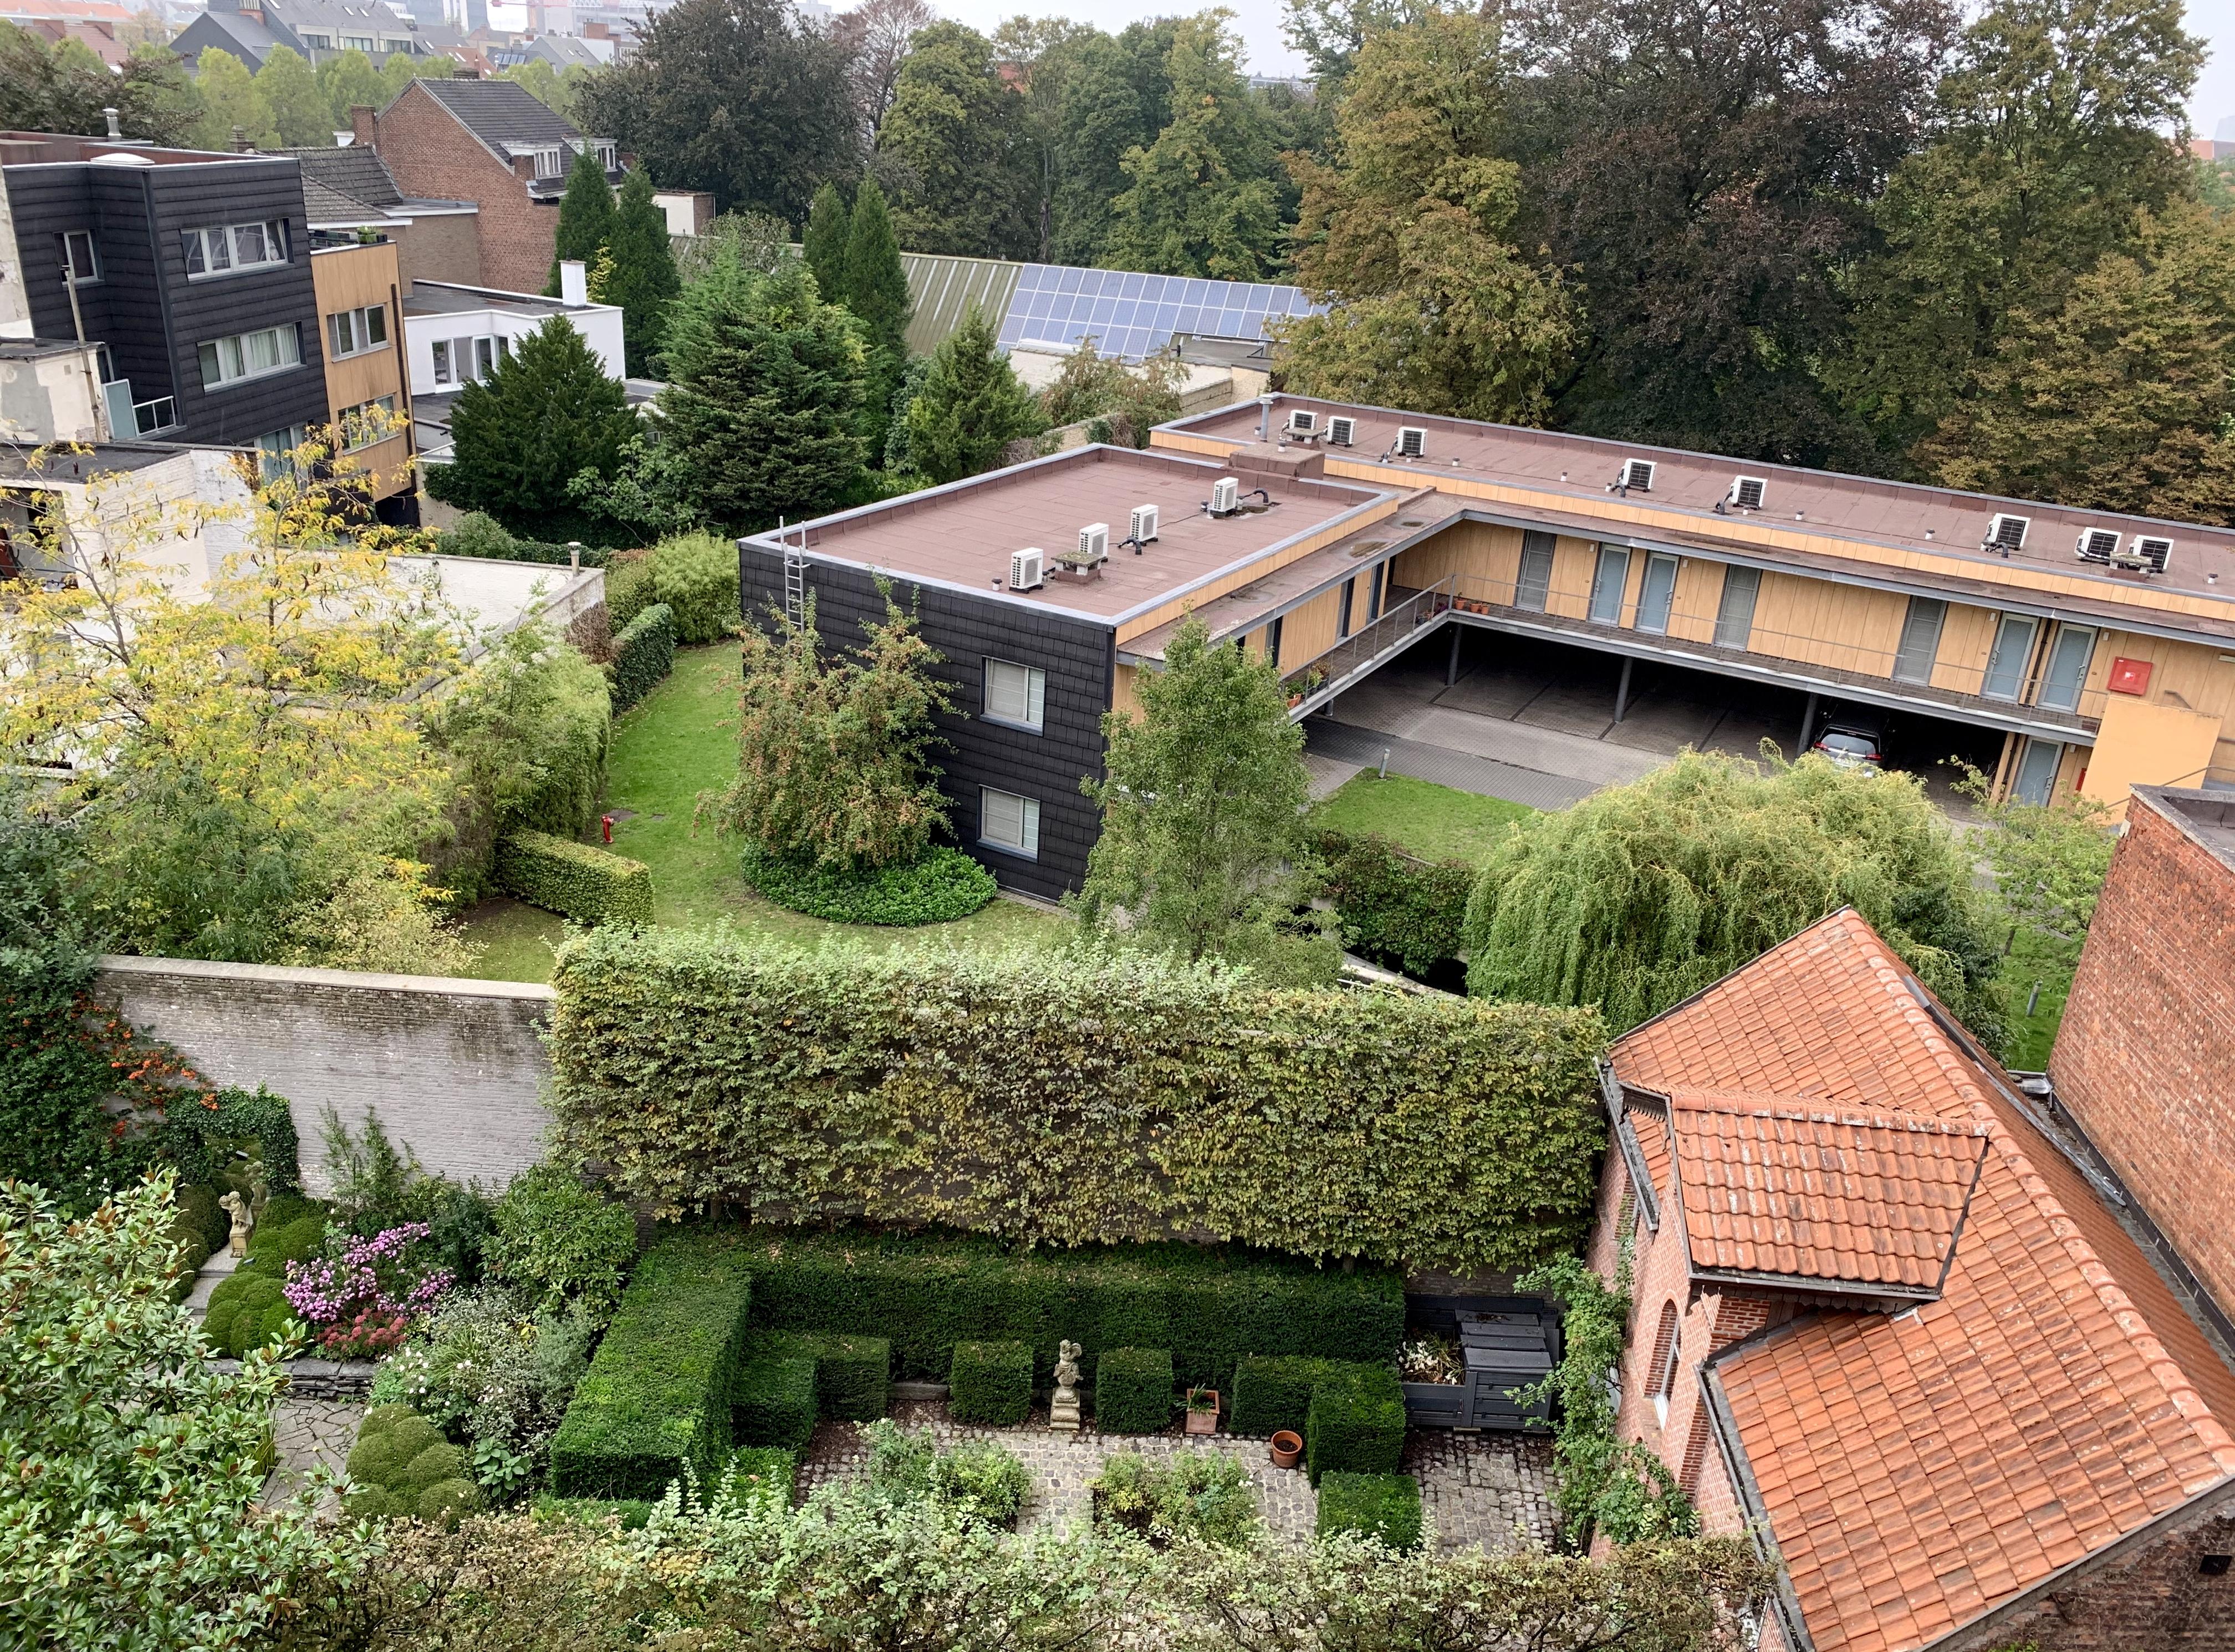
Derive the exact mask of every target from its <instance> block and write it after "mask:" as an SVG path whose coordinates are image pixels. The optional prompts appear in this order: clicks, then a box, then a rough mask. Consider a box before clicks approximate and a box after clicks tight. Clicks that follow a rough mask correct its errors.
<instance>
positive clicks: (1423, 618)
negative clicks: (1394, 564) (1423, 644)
mask: <svg viewBox="0 0 2235 1652" xmlns="http://www.w3.org/2000/svg"><path fill="white" fill-rule="evenodd" d="M1384 594H1385V596H1386V597H1388V598H1395V599H1397V600H1393V601H1385V603H1384V606H1383V607H1382V610H1381V613H1380V617H1379V618H1377V619H1373V620H1367V622H1366V624H1365V625H1363V626H1360V627H1359V628H1358V629H1357V630H1356V631H1353V632H1352V633H1350V635H1348V636H1347V637H1345V638H1343V639H1341V640H1340V641H1339V642H1337V643H1336V644H1335V645H1334V647H1332V648H1329V649H1327V651H1326V652H1323V653H1321V654H1318V655H1315V656H1314V657H1313V658H1312V659H1307V660H1303V661H1301V662H1299V663H1297V664H1296V665H1294V667H1293V668H1292V669H1291V670H1289V671H1288V672H1287V673H1286V674H1285V676H1284V677H1283V678H1282V682H1283V684H1284V685H1285V686H1286V687H1287V689H1288V708H1289V714H1290V715H1291V716H1293V717H1301V716H1302V715H1303V714H1304V713H1305V712H1307V711H1311V710H1312V709H1314V707H1315V706H1318V705H1322V704H1324V703H1325V702H1327V700H1330V699H1332V698H1334V697H1335V696H1336V695H1337V694H1340V693H1341V692H1342V691H1343V690H1344V689H1346V688H1347V687H1349V686H1350V685H1352V684H1353V683H1355V682H1356V681H1358V680H1359V679H1360V678H1362V677H1365V676H1367V674H1368V673H1370V672H1374V671H1377V670H1379V669H1380V667H1381V666H1382V665H1386V663H1387V662H1388V659H1389V657H1390V656H1391V655H1392V654H1394V653H1395V652H1398V650H1399V649H1401V648H1403V647H1404V646H1406V644H1407V643H1409V642H1411V641H1412V639H1413V638H1414V637H1416V636H1417V635H1419V633H1420V631H1421V630H1422V629H1423V628H1424V627H1425V626H1431V625H1433V624H1434V623H1435V622H1436V621H1437V620H1440V619H1442V618H1443V617H1444V615H1445V614H1446V613H1450V612H1451V607H1452V580H1451V579H1450V578H1448V577H1447V578H1445V579H1443V580H1438V581H1437V582H1436V583H1435V584H1433V585H1432V586H1429V587H1427V588H1426V589H1425V590H1419V591H1413V592H1411V593H1406V594H1403V595H1401V596H1400V595H1399V593H1398V592H1397V590H1396V589H1395V588H1394V587H1390V588H1388V589H1387V590H1386V592H1385V593H1384Z"/></svg>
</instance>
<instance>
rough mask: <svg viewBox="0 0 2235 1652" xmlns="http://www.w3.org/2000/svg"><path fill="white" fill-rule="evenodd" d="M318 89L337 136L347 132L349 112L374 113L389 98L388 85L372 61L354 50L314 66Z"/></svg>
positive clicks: (353, 48)
mask: <svg viewBox="0 0 2235 1652" xmlns="http://www.w3.org/2000/svg"><path fill="white" fill-rule="evenodd" d="M318 89H319V90H321V91H323V92H324V94H325V95H326V114H327V118H328V119H330V120H331V121H332V122H333V129H334V130H335V131H337V132H346V131H348V130H349V129H350V111H351V109H356V108H372V109H377V108H380V107H381V106H382V105H383V104H384V103H386V102H388V98H389V90H388V83H387V82H385V81H383V80H382V79H381V78H380V71H379V70H378V69H375V68H374V67H373V66H372V59H371V58H370V57H368V56H365V55H364V53H363V52H361V51H359V50H358V49H357V48H356V47H354V46H352V47H351V48H350V49H348V50H347V51H345V52H342V53H339V54H338V55H337V56H332V57H329V58H327V59H326V61H325V62H323V63H320V64H319V65H318Z"/></svg>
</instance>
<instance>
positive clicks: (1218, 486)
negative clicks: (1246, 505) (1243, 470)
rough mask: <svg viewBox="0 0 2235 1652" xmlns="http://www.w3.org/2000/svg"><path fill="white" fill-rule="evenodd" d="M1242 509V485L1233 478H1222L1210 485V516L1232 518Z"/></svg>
mask: <svg viewBox="0 0 2235 1652" xmlns="http://www.w3.org/2000/svg"><path fill="white" fill-rule="evenodd" d="M1241 508H1242V483H1241V482H1240V481H1239V480H1238V479H1236V478H1235V477H1233V476H1221V477H1220V478H1219V479H1218V480H1217V481H1216V482H1212V483H1211V484H1210V514H1211V515H1214V516H1231V515H1234V513H1235V511H1237V510H1239V509H1241Z"/></svg>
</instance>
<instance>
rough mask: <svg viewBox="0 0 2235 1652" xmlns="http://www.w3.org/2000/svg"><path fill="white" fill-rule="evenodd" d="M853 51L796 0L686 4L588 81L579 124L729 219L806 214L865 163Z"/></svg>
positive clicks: (693, 0) (692, 0) (580, 97)
mask: <svg viewBox="0 0 2235 1652" xmlns="http://www.w3.org/2000/svg"><path fill="white" fill-rule="evenodd" d="M846 69H847V64H846V58H845V53H844V51H843V50H842V48H841V47H840V46H839V44H838V43H837V42H836V40H834V39H833V38H832V37H831V36H830V34H829V31H827V30H824V29H818V28H816V27H814V26H812V25H810V24H809V23H807V22H805V21H804V20H803V18H802V17H801V16H800V14H799V12H798V10H797V9H796V7H794V6H792V5H791V4H790V3H789V0H681V3H680V4H678V5H674V6H671V7H669V8H668V9H667V10H664V11H661V12H660V13H659V14H658V16H655V17H654V18H653V19H652V22H651V23H649V24H647V25H646V26H645V27H644V28H643V29H641V30H639V34H638V36H637V44H636V49H635V51H634V52H633V53H632V55H631V56H630V57H629V60H628V61H627V62H625V63H619V64H616V65H615V66H614V67H613V68H612V69H606V70H604V71H602V72H601V73H600V74H598V75H594V76H593V77H591V78H590V79H588V80H587V81H585V82H583V83H582V85H581V88H580V90H579V91H578V92H577V94H576V100H577V107H578V119H577V121H576V124H577V125H580V126H581V127H583V128H586V129H588V130H593V131H596V132H599V133H601V134H611V135H612V136H613V137H614V138H616V139H618V140H619V143H620V146H621V147H622V148H624V149H626V150H629V151H630V152H632V154H635V155H637V156H638V158H639V164H641V165H642V166H643V167H645V169H646V171H648V172H650V173H651V174H652V175H653V176H654V177H656V178H659V179H661V180H665V183H666V184H667V185H668V187H671V188H676V189H705V190H711V191H712V192H713V194H714V199H715V203H716V205H717V206H719V207H720V209H721V210H722V211H724V212H725V213H728V212H752V213H774V214H776V215H777V217H779V218H781V219H783V220H784V221H785V222H787V223H791V224H796V223H798V222H800V221H801V220H803V219H804V218H805V217H806V216H807V205H808V200H809V197H811V196H812V195H813V193H814V192H815V187H816V183H817V182H818V181H819V180H822V179H824V178H828V177H830V176H831V175H832V174H844V173H847V172H849V171H850V170H851V169H852V167H853V166H854V164H855V159H856V156H857V155H858V153H859V149H858V141H857V135H856V133H855V126H854V114H853V101H852V99H851V98H850V97H849V95H848V88H847V83H846Z"/></svg>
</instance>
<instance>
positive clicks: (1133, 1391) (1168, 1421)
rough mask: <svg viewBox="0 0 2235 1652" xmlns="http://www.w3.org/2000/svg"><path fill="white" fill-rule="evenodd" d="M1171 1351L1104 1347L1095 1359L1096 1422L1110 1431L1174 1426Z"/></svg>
mask: <svg viewBox="0 0 2235 1652" xmlns="http://www.w3.org/2000/svg"><path fill="white" fill-rule="evenodd" d="M1173 1386H1174V1385H1173V1379H1172V1351H1171V1350H1170V1348H1104V1350H1103V1351H1102V1357H1101V1358H1100V1359H1098V1360H1096V1361H1095V1362H1094V1426H1096V1427H1097V1428H1099V1429H1101V1430H1102V1431H1103V1432H1104V1433H1110V1434H1161V1433H1163V1432H1164V1430H1166V1429H1167V1428H1170V1426H1172V1389H1173Z"/></svg>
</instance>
